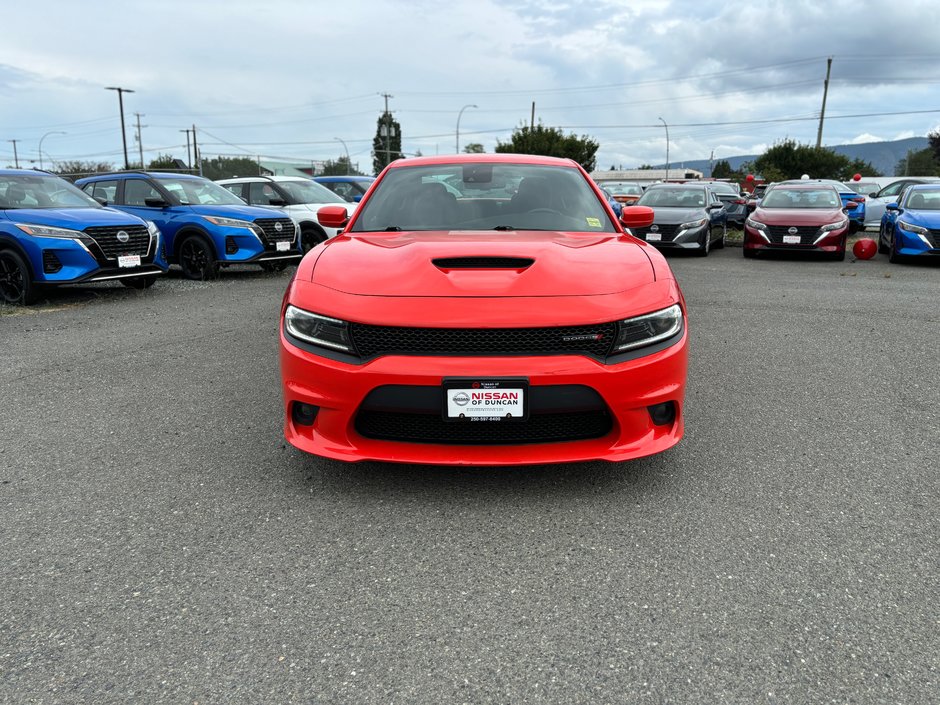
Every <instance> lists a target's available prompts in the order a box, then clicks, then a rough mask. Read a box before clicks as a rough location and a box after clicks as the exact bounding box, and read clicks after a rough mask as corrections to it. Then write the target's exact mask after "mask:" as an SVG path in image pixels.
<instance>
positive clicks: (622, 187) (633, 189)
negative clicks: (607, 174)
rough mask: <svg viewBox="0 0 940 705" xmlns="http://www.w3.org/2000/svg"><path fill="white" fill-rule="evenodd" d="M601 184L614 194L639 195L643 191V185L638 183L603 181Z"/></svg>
mask: <svg viewBox="0 0 940 705" xmlns="http://www.w3.org/2000/svg"><path fill="white" fill-rule="evenodd" d="M601 186H603V187H604V188H605V189H607V190H608V191H609V192H610V193H612V194H613V195H615V196H639V195H640V194H642V193H643V187H642V186H640V185H639V184H618V183H617V182H615V181H603V182H601Z"/></svg>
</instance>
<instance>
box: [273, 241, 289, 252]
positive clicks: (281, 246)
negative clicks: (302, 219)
mask: <svg viewBox="0 0 940 705" xmlns="http://www.w3.org/2000/svg"><path fill="white" fill-rule="evenodd" d="M275 247H277V251H278V252H287V251H288V250H289V249H290V243H289V242H287V240H282V241H279V242H278V243H277V244H276V245H275Z"/></svg>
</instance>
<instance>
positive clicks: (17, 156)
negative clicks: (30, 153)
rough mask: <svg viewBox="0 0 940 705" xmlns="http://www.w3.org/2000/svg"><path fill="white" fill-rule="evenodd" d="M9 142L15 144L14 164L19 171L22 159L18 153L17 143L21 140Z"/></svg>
mask: <svg viewBox="0 0 940 705" xmlns="http://www.w3.org/2000/svg"><path fill="white" fill-rule="evenodd" d="M7 142H12V143H13V163H14V164H16V168H17V169H19V168H20V158H19V155H18V154H17V153H16V143H17V142H19V140H7Z"/></svg>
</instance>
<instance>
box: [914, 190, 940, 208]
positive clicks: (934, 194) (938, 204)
mask: <svg viewBox="0 0 940 705" xmlns="http://www.w3.org/2000/svg"><path fill="white" fill-rule="evenodd" d="M905 207H906V208H908V209H910V210H915V211H940V188H935V189H917V190H916V191H909V192H908V194H907V199H906V203H905Z"/></svg>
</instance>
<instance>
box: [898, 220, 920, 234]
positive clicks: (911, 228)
mask: <svg viewBox="0 0 940 705" xmlns="http://www.w3.org/2000/svg"><path fill="white" fill-rule="evenodd" d="M898 228H900V229H901V230H903V231H904V232H907V233H914V234H916V235H926V234H927V228H922V227H920V226H919V225H911V224H910V223H905V222H904V221H903V220H899V221H898Z"/></svg>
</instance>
